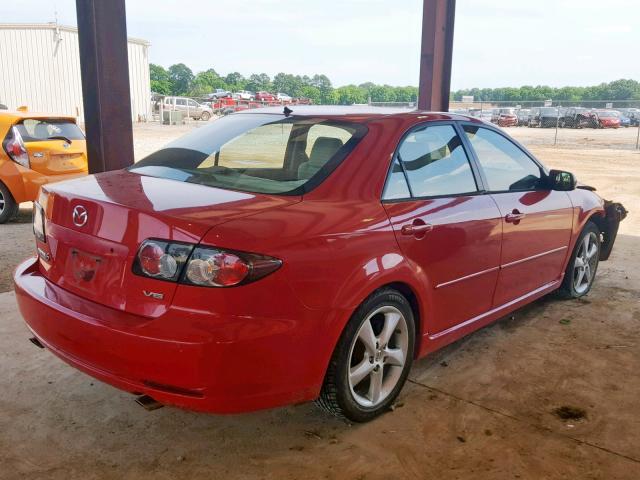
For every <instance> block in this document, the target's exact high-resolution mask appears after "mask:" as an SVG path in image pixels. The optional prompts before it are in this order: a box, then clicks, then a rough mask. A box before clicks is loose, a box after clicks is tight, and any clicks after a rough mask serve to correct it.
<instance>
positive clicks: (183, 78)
mask: <svg viewBox="0 0 640 480" xmlns="http://www.w3.org/2000/svg"><path fill="white" fill-rule="evenodd" d="M149 68H150V73H151V91H152V92H154V93H159V94H161V95H187V96H192V97H202V96H205V95H207V94H208V93H211V92H213V91H215V89H216V88H223V89H225V90H229V91H232V92H237V91H239V90H249V91H251V92H259V91H268V92H273V93H276V92H282V93H286V94H287V95H291V96H292V97H295V98H300V97H304V98H309V99H311V101H312V102H313V103H315V104H326V105H350V104H353V103H367V102H368V101H369V100H371V101H372V102H415V101H417V98H418V88H417V87H413V86H407V87H394V86H390V85H377V84H375V83H372V82H366V83H362V84H360V85H345V86H342V87H334V86H333V85H332V84H331V80H329V78H328V77H327V76H326V75H322V74H316V75H313V76H307V75H302V76H301V75H292V74H290V73H278V74H277V75H275V76H274V77H273V78H271V77H270V76H269V75H267V74H266V73H254V74H251V75H249V76H248V77H245V76H243V75H242V74H240V73H238V72H231V73H229V74H227V75H220V74H219V73H218V72H216V71H215V70H214V69H213V68H210V69H208V70H205V71H203V72H199V73H197V74H194V73H193V71H192V70H191V69H190V68H189V67H187V66H186V65H185V64H184V63H177V64H175V65H171V66H170V67H169V68H167V69H165V68H164V67H162V66H160V65H155V64H153V63H152V64H150V66H149ZM464 95H473V97H474V100H475V101H485V102H489V101H512V102H518V101H527V100H535V101H542V100H548V99H553V100H557V101H571V102H579V101H588V100H640V83H639V82H637V81H635V80H624V79H621V80H615V81H613V82H609V83H601V84H600V85H596V86H591V87H560V88H555V87H548V86H544V85H538V86H535V87H533V86H527V85H525V86H522V87H504V88H470V89H462V90H456V91H454V92H451V99H452V100H455V101H461V100H462V97H463V96H464Z"/></svg>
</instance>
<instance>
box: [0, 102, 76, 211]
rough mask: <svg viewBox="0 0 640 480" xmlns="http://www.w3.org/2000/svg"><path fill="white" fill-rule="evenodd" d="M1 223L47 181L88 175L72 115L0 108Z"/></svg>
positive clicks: (35, 195)
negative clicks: (55, 114) (0, 146)
mask: <svg viewBox="0 0 640 480" xmlns="http://www.w3.org/2000/svg"><path fill="white" fill-rule="evenodd" d="M0 141H1V142H2V148H0V223H5V222H7V221H8V220H10V219H11V218H12V217H13V216H14V215H15V214H16V213H17V212H18V206H19V204H20V203H21V202H29V201H33V200H35V199H36V198H37V196H38V191H39V189H40V187H41V186H42V185H44V184H46V183H50V182H57V181H60V180H67V179H70V178H74V177H78V176H81V175H86V174H87V144H86V141H85V137H84V134H83V133H82V130H80V128H79V127H78V125H77V124H76V120H75V118H74V117H66V116H52V115H44V114H33V113H30V112H26V111H20V112H8V111H4V110H0Z"/></svg>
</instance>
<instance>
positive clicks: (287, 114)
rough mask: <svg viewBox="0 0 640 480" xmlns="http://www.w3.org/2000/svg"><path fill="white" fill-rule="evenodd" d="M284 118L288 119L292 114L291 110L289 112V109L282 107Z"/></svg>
mask: <svg viewBox="0 0 640 480" xmlns="http://www.w3.org/2000/svg"><path fill="white" fill-rule="evenodd" d="M283 113H284V116H285V117H288V116H289V115H291V114H292V113H293V110H291V109H290V108H289V107H284V111H283Z"/></svg>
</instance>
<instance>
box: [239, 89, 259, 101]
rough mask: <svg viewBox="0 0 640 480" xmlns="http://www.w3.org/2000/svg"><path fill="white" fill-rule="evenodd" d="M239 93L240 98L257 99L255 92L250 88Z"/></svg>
mask: <svg viewBox="0 0 640 480" xmlns="http://www.w3.org/2000/svg"><path fill="white" fill-rule="evenodd" d="M237 94H238V98H240V100H255V98H256V96H255V95H254V94H253V92H250V91H249V90H240V91H239V92H237Z"/></svg>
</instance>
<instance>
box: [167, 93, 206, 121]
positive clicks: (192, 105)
mask: <svg viewBox="0 0 640 480" xmlns="http://www.w3.org/2000/svg"><path fill="white" fill-rule="evenodd" d="M163 109H164V110H175V111H178V112H182V113H183V114H184V116H185V117H189V118H193V119H194V120H203V121H205V122H206V121H208V120H209V119H210V118H211V117H212V116H213V109H212V108H211V107H209V106H207V105H204V104H201V103H198V102H196V101H195V100H193V99H191V98H187V97H164V105H163Z"/></svg>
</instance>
